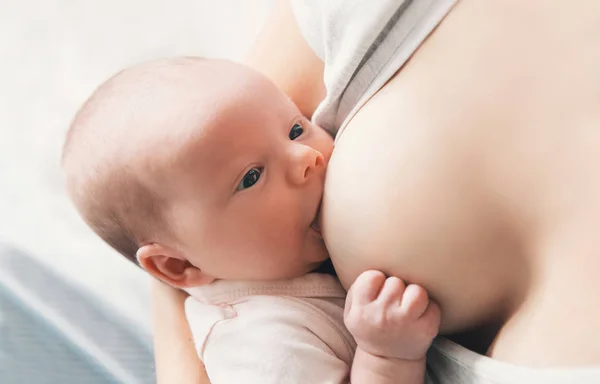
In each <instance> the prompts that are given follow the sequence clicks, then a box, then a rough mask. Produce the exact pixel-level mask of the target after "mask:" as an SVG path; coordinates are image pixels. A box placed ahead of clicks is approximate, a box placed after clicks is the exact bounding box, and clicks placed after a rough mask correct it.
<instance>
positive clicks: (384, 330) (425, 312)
mask: <svg viewBox="0 0 600 384" xmlns="http://www.w3.org/2000/svg"><path fill="white" fill-rule="evenodd" d="M344 322H345V323H346V327H347V328H348V330H349V331H350V332H351V333H352V335H353V336H354V338H355V339H356V342H357V344H358V346H359V347H360V348H362V349H363V350H365V351H366V352H368V353H370V354H372V355H376V356H382V357H388V358H397V359H404V360H420V359H422V358H424V357H425V354H426V353H427V349H429V346H430V345H431V342H432V341H433V338H434V337H435V336H436V335H437V333H438V330H439V326H440V309H439V307H438V305H437V304H435V303H434V302H432V301H430V300H429V297H428V295H427V292H426V291H425V290H424V289H423V288H422V287H420V286H418V285H414V284H411V285H409V286H408V287H407V286H405V284H404V282H403V281H402V280H400V279H398V278H397V277H388V278H386V276H385V275H384V274H383V273H381V272H379V271H367V272H363V273H362V274H361V275H360V276H358V278H357V279H356V281H355V282H354V284H352V287H350V290H349V291H348V297H347V298H346V308H345V310H344Z"/></svg>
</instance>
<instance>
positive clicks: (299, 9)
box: [292, 0, 600, 384]
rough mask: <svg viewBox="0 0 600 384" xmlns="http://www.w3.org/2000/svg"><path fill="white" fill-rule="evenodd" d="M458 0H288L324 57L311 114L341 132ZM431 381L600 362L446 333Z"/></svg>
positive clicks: (505, 380)
mask: <svg viewBox="0 0 600 384" xmlns="http://www.w3.org/2000/svg"><path fill="white" fill-rule="evenodd" d="M455 3H456V0H376V1H365V0H327V1H313V0H292V6H293V9H294V15H295V17H296V19H297V23H298V25H299V27H300V30H301V32H302V35H303V36H304V38H305V39H306V41H307V43H308V44H309V46H310V47H311V48H312V49H313V50H314V51H315V53H316V54H317V55H318V56H319V57H320V58H321V59H322V60H323V61H324V63H325V74H324V81H325V86H326V89H327V95H326V98H325V100H324V101H323V102H322V103H321V104H320V105H319V106H318V108H317V110H316V111H315V114H314V116H313V121H314V122H315V123H316V124H318V125H320V126H322V127H323V128H325V129H327V130H328V131H329V132H330V133H331V134H332V135H336V137H339V136H340V135H341V133H342V131H343V128H344V126H345V124H346V122H347V121H348V120H349V119H350V118H351V117H352V116H353V115H354V114H355V113H356V111H357V110H358V109H359V108H360V107H361V106H362V105H363V104H364V103H365V102H366V101H367V100H368V99H369V98H370V97H371V96H373V95H374V94H375V93H376V92H377V91H378V90H379V89H380V88H381V87H382V86H383V85H384V84H385V83H386V82H387V81H388V80H389V79H390V78H391V77H392V76H393V75H394V74H395V73H396V72H397V71H398V70H399V69H400V68H401V67H402V66H403V65H404V63H405V62H406V61H407V60H408V59H409V58H410V56H411V55H412V54H413V53H414V52H415V51H416V49H417V48H418V47H419V45H420V44H421V43H422V42H423V41H424V40H425V38H426V37H427V36H428V35H429V34H430V33H431V31H432V30H433V29H434V28H435V27H436V26H437V25H438V24H439V22H440V21H441V20H443V18H444V16H445V15H446V14H447V13H448V12H449V11H450V10H451V9H452V7H453V5H454V4H455ZM427 382H428V383H431V384H434V383H440V384H455V383H460V384H471V383H482V384H509V383H519V384H520V383H547V384H559V383H560V384H564V383H600V368H590V369H543V370H540V369H529V368H525V367H517V366H514V365H510V364H505V363H502V362H499V361H495V360H493V359H490V358H488V357H485V356H481V355H478V354H476V353H474V352H472V351H469V350H467V349H466V348H463V347H461V346H460V345H458V344H456V343H453V342H452V341H450V340H447V339H445V338H439V339H438V340H436V341H435V342H434V344H433V346H432V348H431V349H430V351H429V354H428V365H427Z"/></svg>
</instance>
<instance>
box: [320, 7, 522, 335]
mask: <svg viewBox="0 0 600 384" xmlns="http://www.w3.org/2000/svg"><path fill="white" fill-rule="evenodd" d="M465 3H467V5H466V6H465V5H461V4H462V3H461V4H459V5H458V6H457V7H456V8H455V10H454V11H453V12H452V13H451V14H450V15H449V16H448V18H447V20H446V21H445V22H444V23H443V24H442V25H441V26H440V27H439V28H438V30H437V31H436V32H435V33H434V35H433V36H432V37H431V38H430V39H429V41H427V42H426V43H425V44H424V45H423V46H422V47H421V48H420V49H419V51H418V52H417V54H416V55H415V56H414V57H413V58H412V59H411V61H410V62H409V63H408V64H407V65H406V66H405V67H404V68H403V69H402V71H400V72H399V74H397V75H396V76H395V77H394V78H393V79H392V80H391V81H390V82H388V84H387V85H386V86H385V87H384V88H383V89H382V90H380V91H379V92H378V93H377V94H376V95H375V96H374V97H373V98H372V99H371V100H370V101H369V102H368V103H367V104H366V105H365V106H364V107H363V108H362V109H361V110H360V111H359V112H358V113H357V115H355V116H354V118H353V119H352V121H351V122H350V123H349V124H348V126H347V127H346V129H345V131H344V132H343V134H342V136H341V137H340V139H339V140H338V143H337V145H336V149H335V150H334V154H333V156H332V159H331V162H330V164H329V170H328V178H327V182H326V187H325V195H324V204H323V218H324V220H323V229H324V235H325V239H326V243H327V246H328V248H329V251H330V254H331V257H332V259H333V261H334V264H335V267H336V270H337V271H338V274H339V276H340V279H341V281H342V283H343V284H344V285H345V286H346V287H348V286H349V285H350V284H351V283H352V282H353V281H354V279H355V278H356V276H357V275H358V274H359V273H360V272H362V271H364V270H366V269H370V268H374V269H380V270H382V271H384V272H386V273H388V274H390V275H396V276H399V277H401V278H403V279H405V280H407V281H409V282H415V283H419V284H422V285H423V286H424V287H425V288H426V289H428V291H429V292H430V294H431V295H432V296H433V297H434V298H435V299H436V300H437V301H438V302H439V303H440V305H441V306H442V310H443V325H444V327H445V328H447V329H450V328H456V327H463V326H466V325H468V324H470V323H472V322H475V321H478V320H480V319H481V318H482V317H484V316H489V315H490V314H491V313H492V312H494V311H495V310H496V309H497V308H498V306H499V305H500V304H501V303H502V302H503V300H504V298H505V297H506V295H508V294H509V291H510V288H508V287H509V286H510V285H511V283H514V279H518V278H519V276H518V275H519V274H518V273H516V274H515V273H514V269H515V262H516V261H515V257H516V256H515V255H516V253H517V251H516V248H517V246H516V241H515V239H514V234H513V233H512V232H511V229H510V226H509V225H508V223H509V221H510V217H507V216H506V210H505V209H504V207H501V206H499V204H498V201H497V199H495V198H494V197H493V196H492V194H490V192H489V185H487V184H486V182H485V180H487V178H488V177H487V176H488V175H487V172H488V171H489V170H490V169H491V165H490V164H488V163H489V161H488V160H487V157H486V153H488V152H489V151H490V150H493V149H494V148H495V147H497V146H498V145H500V143H502V142H504V141H506V140H508V139H509V138H510V134H511V133H510V130H507V129H506V127H509V126H514V125H515V124H514V120H515V119H518V116H515V114H514V113H510V112H509V113H507V111H517V110H519V109H522V107H521V105H520V103H521V97H522V96H521V94H520V93H519V92H518V89H516V88H515V87H519V86H520V84H519V82H518V81H516V80H515V79H518V78H519V76H521V75H524V73H523V72H522V70H521V69H519V68H518V66H516V65H515V64H514V63H513V64H511V63H510V62H509V60H508V59H509V55H508V53H507V52H505V53H503V52H498V51H494V49H493V48H489V47H487V45H488V44H490V43H492V44H493V43H494V42H493V41H492V40H493V39H492V38H493V36H494V35H495V34H497V32H498V31H497V30H496V29H494V26H493V25H494V19H493V18H491V19H489V20H487V24H486V23H483V22H482V21H480V20H479V19H480V16H479V17H475V16H474V15H473V13H474V12H475V13H476V12H478V10H476V9H472V8H473V7H478V6H479V5H478V4H479V3H480V2H465ZM469 4H471V5H469ZM469 7H471V8H469ZM465 8H466V9H465ZM467 22H470V25H469V24H467ZM490 24H491V26H490ZM467 26H468V27H467ZM469 28H472V29H469ZM472 30H477V31H478V33H477V34H473V33H472V32H470V31H472ZM467 31H469V32H467ZM486 34H489V35H490V37H489V39H486V36H485V35H486ZM492 53H493V55H492ZM505 61H506V62H505ZM498 69H501V70H498ZM493 71H496V72H493ZM519 71H520V72H519ZM517 115H518V114H517ZM496 152H497V150H496ZM502 177H503V176H502V175H498V178H499V179H502ZM499 193H502V191H500V192H499Z"/></svg>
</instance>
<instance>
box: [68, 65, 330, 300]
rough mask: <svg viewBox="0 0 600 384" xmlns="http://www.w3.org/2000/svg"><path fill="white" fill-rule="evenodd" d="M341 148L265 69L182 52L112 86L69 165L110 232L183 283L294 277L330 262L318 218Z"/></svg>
mask: <svg viewBox="0 0 600 384" xmlns="http://www.w3.org/2000/svg"><path fill="white" fill-rule="evenodd" d="M332 149H333V141H332V139H331V137H330V136H329V135H328V134H327V133H326V132H325V131H324V130H322V129H321V128H319V127H317V126H315V125H313V124H311V122H310V121H308V120H307V119H306V118H304V117H303V116H302V115H301V113H300V112H299V110H298V108H296V106H295V105H294V103H292V101H291V100H289V99H288V98H287V97H286V96H285V95H284V94H283V93H282V92H281V91H279V90H278V89H277V88H276V86H275V85H274V84H272V83H271V82H270V81H269V80H268V79H266V78H265V77H263V76H262V75H260V74H259V73H257V72H255V71H253V70H251V69H249V68H246V67H244V66H241V65H238V64H234V63H231V62H228V61H222V60H210V59H200V58H178V59H168V60H160V61H154V62H150V63H145V64H141V65H138V66H135V67H132V68H129V69H126V70H124V71H122V72H120V73H118V74H117V75H115V76H114V77H112V78H111V79H109V80H108V81H106V82H105V83H104V84H102V85H101V86H100V87H99V88H98V89H97V90H96V91H95V92H94V94H93V95H92V96H91V97H90V98H89V99H88V101H87V102H86V103H85V104H84V105H83V106H82V108H81V109H80V111H79V112H78V114H77V115H76V117H75V119H74V121H73V123H72V126H71V128H70V130H69V133H68V135H67V140H66V143H65V147H64V153H63V168H64V171H65V175H66V180H67V186H68V190H69V193H70V195H71V197H72V199H73V201H74V203H75V205H76V206H77V208H78V210H79V212H80V213H81V215H82V217H83V218H84V220H85V221H86V222H87V223H88V224H89V226H90V227H91V228H92V229H93V230H94V231H95V232H96V233H97V234H98V235H99V236H100V237H101V238H102V239H104V240H105V241H106V242H107V243H108V244H109V245H111V246H112V247H113V248H115V249H116V250H117V251H119V252H120V253H121V254H123V255H124V256H125V257H127V258H129V259H130V260H132V261H139V264H140V265H141V266H142V267H143V268H144V269H145V270H146V271H148V272H149V273H151V274H152V275H154V276H155V277H157V278H159V279H161V280H163V281H165V282H167V283H170V284H172V285H174V286H177V287H182V288H184V287H192V286H198V285H202V284H205V283H208V282H210V281H212V280H214V279H246V280H248V279H284V278H291V277H296V276H300V275H302V274H305V273H307V272H309V271H311V270H312V269H314V268H315V267H317V266H318V265H319V264H320V263H322V262H323V261H324V260H326V259H327V257H328V254H327V250H326V248H325V245H324V243H323V240H322V238H321V236H320V233H319V230H318V226H316V217H317V215H318V211H319V205H320V202H321V197H322V193H323V184H324V180H325V170H326V165H327V163H328V161H329V158H330V156H331V151H332Z"/></svg>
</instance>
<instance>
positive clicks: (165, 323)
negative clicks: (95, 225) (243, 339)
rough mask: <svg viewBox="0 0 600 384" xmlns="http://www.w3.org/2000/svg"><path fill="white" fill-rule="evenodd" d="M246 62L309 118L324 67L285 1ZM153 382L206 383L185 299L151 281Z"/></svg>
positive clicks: (320, 90)
mask: <svg viewBox="0 0 600 384" xmlns="http://www.w3.org/2000/svg"><path fill="white" fill-rule="evenodd" d="M245 64H246V65H248V66H250V67H252V68H254V69H255V70H257V71H259V72H261V73H263V74H264V75H265V76H267V77H268V78H269V79H271V81H273V82H274V83H275V84H276V85H277V86H278V87H279V88H280V89H281V90H282V91H283V92H284V93H286V94H287V95H288V96H289V97H290V98H291V99H292V101H293V102H294V103H295V104H296V105H297V106H298V108H299V109H300V111H301V112H302V114H304V115H305V116H306V117H308V118H310V117H311V116H312V114H313V112H314V111H315V109H316V107H317V105H319V102H320V101H321V100H322V99H323V98H324V97H325V85H324V84H323V70H324V65H323V62H322V61H321V59H319V58H318V57H317V56H316V55H315V53H314V52H313V51H312V50H311V49H310V47H309V46H308V44H307V43H306V41H305V40H304V38H303V37H302V35H301V33H300V30H299V29H298V25H297V24H296V20H295V18H294V15H293V13H292V9H291V7H290V4H289V2H288V1H287V0H282V1H280V2H279V3H278V4H277V7H276V9H275V10H274V12H273V13H272V14H271V15H270V16H269V19H268V20H267V22H266V24H265V27H264V28H263V30H262V31H261V32H260V34H259V35H258V37H257V39H256V42H255V43H254V46H253V47H252V48H251V50H250V52H249V54H248V55H247V58H246V59H245ZM152 297H153V306H154V314H153V316H154V353H155V361H156V378H157V383H159V384H161V383H165V384H171V383H178V384H187V383H190V384H191V383H194V384H210V381H209V380H208V377H207V375H206V371H205V370H204V365H203V364H202V362H201V361H200V360H199V359H198V357H197V355H196V350H195V349H194V345H193V341H192V336H191V332H190V329H189V326H188V323H187V320H186V318H185V312H184V301H185V298H186V297H187V295H186V294H185V293H183V292H181V291H177V290H175V289H174V288H171V287H168V286H166V285H164V284H162V283H160V282H158V281H156V282H153V290H152Z"/></svg>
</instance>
